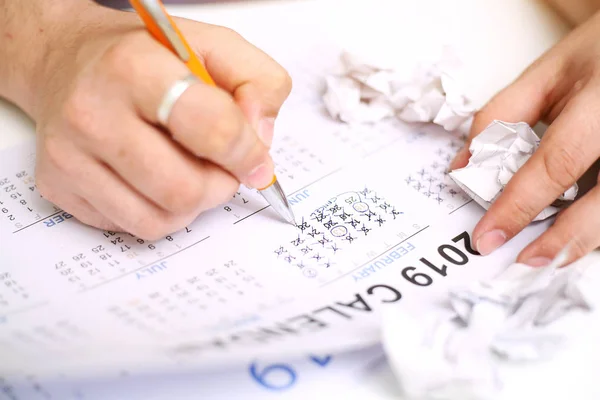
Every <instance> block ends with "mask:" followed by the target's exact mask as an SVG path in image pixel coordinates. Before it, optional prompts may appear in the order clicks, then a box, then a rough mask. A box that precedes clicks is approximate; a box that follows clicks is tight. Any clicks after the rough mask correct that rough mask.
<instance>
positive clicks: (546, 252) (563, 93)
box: [451, 13, 600, 266]
mask: <svg viewBox="0 0 600 400" xmlns="http://www.w3.org/2000/svg"><path fill="white" fill-rule="evenodd" d="M599 38H600V13H597V14H596V15H594V17H592V18H590V19H589V20H588V21H587V22H585V23H584V24H583V25H581V26H580V27H578V28H577V29H575V30H574V31H573V32H571V33H570V34H569V35H568V36H567V37H566V38H565V39H564V40H562V41H561V42H560V43H559V44H558V45H556V46H555V47H554V48H552V49H551V50H550V51H548V52H547V53H546V54H544V55H543V56H542V57H541V58H540V59H539V60H538V61H537V62H535V63H534V64H533V65H532V66H531V67H529V68H528V69H527V70H526V71H525V72H524V73H523V74H522V75H521V76H520V77H519V78H518V79H517V80H516V81H515V82H514V83H513V84H512V85H510V86H509V87H507V88H506V89H504V90H503V91H501V92H500V93H499V94H498V95H497V96H495V97H494V98H493V99H492V100H491V101H490V102H489V104H487V105H486V106H485V107H484V108H483V109H482V110H481V111H480V112H479V113H478V114H477V115H476V117H475V120H474V122H473V126H472V130H471V135H470V139H469V140H468V142H469V143H470V141H471V140H472V138H473V137H474V136H475V135H477V134H478V133H479V132H481V131H482V130H483V129H484V128H485V127H486V126H487V125H488V124H489V123H491V122H492V120H494V119H498V120H503V121H507V122H519V121H525V122H527V123H528V124H530V125H531V126H533V125H535V124H536V123H537V122H538V121H540V120H542V121H545V122H546V123H548V124H549V128H548V130H547V131H546V133H545V135H544V137H543V139H542V141H541V144H540V147H539V149H538V150H537V151H536V152H535V153H534V154H533V156H532V157H531V158H530V159H529V160H528V161H527V163H525V165H524V166H523V167H522V168H521V169H520V170H519V171H517V173H516V174H515V175H514V177H513V178H512V179H511V181H510V182H509V183H508V185H507V186H506V188H505V190H504V192H503V193H502V194H501V195H500V196H499V198H498V199H497V200H496V202H495V203H494V204H493V205H492V206H491V207H490V209H489V210H488V212H487V213H486V215H485V216H484V217H483V218H482V220H481V221H480V222H479V224H478V225H477V226H476V227H475V230H474V232H473V239H474V240H473V243H474V245H475V247H476V249H477V250H478V251H479V252H480V253H481V254H483V255H487V254H489V253H491V252H492V251H494V250H495V249H496V248H498V247H500V246H501V245H503V244H504V243H505V242H506V241H508V240H510V239H511V238H512V237H513V236H515V235H516V234H517V233H519V232H520V231H521V230H522V229H523V228H524V227H525V226H527V225H528V224H529V223H530V222H531V221H532V220H533V218H535V216H536V215H537V214H538V213H539V212H540V211H542V210H543V209H544V208H545V207H547V206H548V205H550V204H551V203H552V202H554V200H556V199H557V198H558V197H559V196H560V195H561V194H562V193H563V192H564V191H565V190H566V189H568V188H569V187H570V186H572V185H573V183H575V182H576V181H577V180H578V179H579V178H580V177H581V176H582V175H583V174H584V172H586V170H587V169H588V168H590V166H591V165H592V164H593V163H594V162H595V161H596V160H598V158H599V157H600V40H599ZM469 143H467V144H466V146H465V148H464V149H463V150H462V151H461V152H460V153H459V154H458V155H457V157H456V159H455V160H454V161H453V163H452V165H451V168H452V169H456V168H461V167H464V166H465V165H466V164H467V162H468V159H469V156H470V154H469V151H468V146H469ZM569 242H570V243H571V245H572V247H571V254H570V260H569V261H574V260H576V259H578V258H580V257H581V256H583V255H585V254H586V253H588V252H590V251H591V250H593V249H594V248H596V247H598V245H600V185H599V186H596V187H595V188H593V189H592V190H590V191H589V192H588V193H587V194H586V195H585V196H583V197H582V198H580V199H579V200H577V201H576V202H575V203H573V204H572V205H571V206H570V207H569V208H568V209H566V210H564V211H563V212H561V213H560V214H559V216H558V217H557V219H556V222H555V224H554V225H553V226H552V227H551V228H550V229H549V230H548V231H547V232H545V233H544V234H543V235H542V236H541V237H539V238H538V239H537V240H535V241H534V242H533V243H531V244H530V245H529V246H527V247H526V248H525V249H524V250H523V251H522V252H521V254H520V255H519V257H518V259H517V261H518V262H523V263H526V264H529V265H532V266H541V265H546V264H548V263H549V262H550V259H552V258H553V257H554V256H555V255H556V254H557V253H558V252H559V251H560V250H561V249H562V248H563V247H564V246H565V245H567V243H569Z"/></svg>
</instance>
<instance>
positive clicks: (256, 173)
mask: <svg viewBox="0 0 600 400" xmlns="http://www.w3.org/2000/svg"><path fill="white" fill-rule="evenodd" d="M135 38H136V39H137V40H136V41H135V42H134V43H135V52H136V53H140V54H142V56H140V57H138V58H132V57H131V54H130V52H131V51H133V46H132V45H129V44H128V43H127V42H125V43H124V44H123V43H121V44H120V46H118V47H117V48H116V49H113V50H112V51H111V53H110V56H109V60H110V61H109V63H110V64H111V65H115V64H121V63H125V64H126V65H124V66H122V67H121V68H123V69H124V71H123V73H122V77H121V79H124V80H126V81H127V86H128V87H129V88H130V96H131V100H132V102H133V105H134V107H135V109H137V111H138V112H139V113H140V114H141V116H142V117H143V118H144V119H145V120H146V121H148V122H150V123H152V124H158V121H157V110H158V109H159V106H160V104H161V102H162V99H163V96H164V95H165V94H166V93H167V91H168V90H169V88H170V87H171V86H172V85H173V84H174V83H175V82H176V81H177V80H179V79H182V78H184V77H185V76H186V75H188V74H189V71H188V70H187V67H185V65H184V64H183V63H182V62H181V61H180V60H179V59H177V58H176V57H175V55H173V54H171V53H170V52H169V51H167V50H166V49H164V48H163V47H162V46H160V45H159V44H158V43H156V42H155V41H153V40H152V39H150V38H146V39H145V40H144V39H142V38H140V37H135ZM123 48H124V49H123ZM121 61H122V62H121ZM148 65H152V68H148ZM148 82H152V84H148ZM167 125H168V126H167V128H168V130H169V133H170V134H171V136H172V138H173V139H174V140H176V141H177V142H178V143H179V144H181V145H182V146H183V147H184V148H185V149H186V150H187V151H189V152H190V153H192V154H193V155H194V156H196V157H199V158H203V159H206V160H209V161H211V162H213V163H215V164H217V165H219V166H221V167H222V168H223V169H225V170H226V171H228V172H229V173H231V174H232V175H233V176H234V177H235V178H236V179H237V180H238V181H239V182H242V183H245V184H246V185H248V186H250V187H254V188H262V187H264V186H267V185H268V184H269V183H270V182H271V180H272V178H273V169H274V167H273V162H272V160H271V157H270V156H269V154H268V147H267V146H266V145H265V144H264V143H263V142H262V141H261V140H260V139H259V138H258V136H257V135H256V132H255V131H254V130H253V128H252V126H251V125H250V123H249V122H248V121H247V120H246V118H245V116H244V114H243V112H242V110H241V109H240V107H239V106H238V105H237V104H236V102H235V100H234V98H233V97H232V96H231V95H230V94H229V93H227V91H225V90H223V89H220V88H217V87H212V86H209V85H207V84H205V83H203V82H198V83H196V84H193V85H192V86H191V87H189V88H188V89H187V90H186V91H185V92H184V93H183V94H182V95H181V96H180V97H179V99H178V100H177V101H176V102H175V104H174V106H173V108H172V111H171V114H170V117H169V120H168V124H167Z"/></svg>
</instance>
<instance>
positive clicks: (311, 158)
mask: <svg viewBox="0 0 600 400" xmlns="http://www.w3.org/2000/svg"><path fill="white" fill-rule="evenodd" d="M323 54H330V55H331V58H333V57H335V56H336V55H337V54H336V53H333V52H331V53H327V52H324V53H323ZM325 59H326V57H323V60H324V61H323V62H325V61H326V60H325ZM286 67H288V69H289V71H290V73H291V75H292V76H293V77H294V79H295V82H296V87H298V89H296V90H294V91H293V92H292V95H291V96H290V100H289V102H287V103H286V104H287V105H286V106H284V109H283V110H282V112H281V116H280V118H278V121H277V124H276V136H275V140H274V143H273V147H272V149H271V154H272V156H273V159H274V162H275V165H276V174H277V177H278V179H279V181H280V183H281V185H282V186H283V188H285V190H286V193H287V194H288V200H289V203H290V204H291V206H292V208H293V210H294V214H295V215H296V219H297V224H296V226H293V225H291V224H287V223H285V222H282V221H281V219H280V218H279V217H278V215H277V214H276V212H275V211H274V210H273V209H272V208H271V207H270V206H269V205H268V204H267V203H266V202H265V200H264V199H263V198H262V196H261V195H260V194H259V193H258V192H257V191H255V190H250V189H248V188H245V187H244V186H240V188H239V190H238V191H237V192H236V193H235V194H234V195H233V196H232V198H231V199H229V201H227V202H226V203H224V204H221V205H219V206H217V207H215V208H213V209H211V210H209V211H207V212H204V213H203V214H201V215H200V216H198V218H197V219H196V220H195V221H194V222H192V223H190V225H189V226H186V227H184V228H183V229H181V230H180V231H178V232H174V233H172V234H170V235H167V236H165V237H163V238H161V239H160V240H156V241H146V240H143V239H141V238H138V237H136V236H135V235H132V234H129V233H126V232H112V231H102V230H98V229H95V228H92V227H90V226H87V225H84V224H82V223H81V222H79V221H78V220H77V219H76V218H74V217H73V216H72V215H70V214H69V213H68V211H66V210H62V209H60V208H59V207H57V206H56V205H54V204H52V203H50V202H48V201H46V200H45V199H44V198H43V197H42V196H41V195H40V193H39V191H38V190H37V188H36V184H35V157H36V148H35V143H33V142H31V143H25V144H24V145H22V146H19V147H15V148H11V149H7V150H5V151H3V152H2V153H0V260H1V263H0V393H1V394H0V398H2V399H3V397H1V396H3V395H4V397H6V398H8V399H18V400H21V399H22V397H19V396H21V395H20V394H19V393H21V394H22V393H35V396H37V397H31V398H35V399H37V398H39V399H45V398H52V397H50V396H51V392H52V390H55V391H58V392H54V393H61V395H60V396H63V397H62V398H73V399H79V398H81V399H83V398H88V397H84V394H83V392H79V391H78V390H79V389H76V388H71V387H64V386H61V385H58V386H52V388H53V389H49V388H48V387H46V386H44V385H42V384H40V383H39V382H41V381H42V380H48V379H50V380H54V381H57V382H58V381H61V380H68V378H69V377H81V376H84V377H85V376H97V375H101V376H108V377H113V378H114V377H117V376H121V375H120V374H124V376H137V375H139V374H144V373H151V374H152V373H163V372H169V371H171V372H172V371H188V370H190V369H193V370H194V371H203V370H204V371H212V370H213V369H215V368H221V367H223V368H225V367H228V366H232V365H235V366H239V365H244V366H246V367H245V368H249V369H248V370H247V371H250V372H251V374H250V375H251V376H253V377H254V378H253V379H254V380H255V381H256V382H259V383H260V382H262V383H264V382H267V380H265V379H266V378H264V368H263V369H261V366H263V365H267V366H268V365H278V366H279V367H278V368H279V370H280V372H281V371H283V372H285V374H287V375H285V376H289V377H290V378H289V379H290V380H292V378H291V377H293V376H295V375H294V374H295V372H294V373H290V372H289V371H290V370H289V369H285V368H284V369H282V368H281V364H280V360H281V359H282V358H285V359H297V360H303V361H302V362H300V361H298V362H299V363H300V364H298V365H303V366H308V367H307V368H309V369H311V368H317V367H318V368H321V367H323V366H324V365H326V364H328V363H329V361H327V360H329V358H328V357H329V355H331V354H333V353H335V352H343V351H360V349H361V348H365V347H368V346H372V345H374V344H375V343H377V342H378V340H379V316H380V311H381V309H382V308H383V307H386V306H388V305H392V304H397V303H401V304H402V305H403V306H405V307H407V308H417V309H419V310H423V312H426V310H427V307H428V305H431V304H433V303H435V302H436V301H439V299H440V298H441V297H442V296H443V294H444V290H446V289H447V287H448V285H450V284H453V283H456V282H461V281H465V280H470V279H474V278H476V277H483V276H486V275H488V274H492V273H494V272H495V271H497V270H498V268H501V267H503V266H506V265H507V264H509V263H510V262H512V261H513V258H514V254H517V252H518V250H519V249H520V248H522V247H524V246H525V244H526V243H528V242H529V241H530V240H531V239H532V238H534V237H535V236H537V235H539V234H540V232H542V231H543V230H544V229H546V223H540V224H536V225H535V226H530V227H528V228H527V229H525V230H524V231H523V232H522V233H521V234H519V235H518V236H517V237H516V238H515V239H513V240H512V241H511V242H510V243H508V244H507V245H506V246H504V247H503V248H502V249H500V250H499V251H498V252H496V253H494V255H493V256H490V257H481V256H480V255H479V254H478V253H477V252H476V251H475V250H474V249H473V248H472V245H471V237H470V232H471V231H472V229H473V227H474V226H475V225H476V223H477V222H478V220H479V218H481V216H482V215H483V212H484V211H483V210H482V209H481V208H480V206H479V205H477V204H476V203H475V202H473V201H472V200H471V199H470V198H469V197H468V196H467V195H466V194H465V193H463V192H462V191H461V190H460V188H458V187H457V186H456V185H454V184H453V182H452V180H451V179H449V177H448V174H447V173H448V164H449V162H450V160H451V159H452V157H453V156H454V154H455V153H456V151H457V150H458V149H459V148H460V147H461V145H462V143H463V142H464V136H463V134H461V133H455V132H446V131H444V130H443V129H442V128H441V127H438V126H429V125H418V124H405V123H401V122H399V121H398V120H395V119H390V120H386V121H382V122H381V123H377V124H372V125H357V126H355V125H346V124H341V123H338V122H336V121H333V120H331V119H330V118H328V117H326V116H325V114H324V113H323V109H322V105H321V104H320V102H319V101H318V100H317V99H318V93H317V83H316V82H318V81H319V77H320V75H318V71H316V70H308V69H307V68H306V65H303V64H302V63H298V62H289V63H288V64H286ZM313 67H314V65H313ZM323 68H324V67H323ZM298 82H300V84H298ZM307 354H312V355H315V356H314V357H315V358H314V359H311V358H307ZM257 360H259V361H257ZM315 360H316V361H315ZM269 363H271V364H269ZM265 368H266V369H267V370H268V367H265ZM290 368H291V367H290ZM302 368H304V367H302ZM261 371H262V372H261ZM294 371H295V370H294ZM252 374H254V375H252ZM261 379H262V381H261ZM15 381H19V382H21V383H20V385H16V386H15V384H14V382H15ZM268 382H270V381H268ZM262 383H261V384H262ZM265 385H266V386H265V387H267V386H269V385H271V386H273V385H274V386H277V385H276V384H274V383H267V384H265ZM61 391H62V392H61ZM67 392H68V393H67ZM22 395H23V396H24V394H22ZM11 396H12V397H11ZM32 396H33V395H32ZM60 396H59V397H60ZM90 398H93V397H90Z"/></svg>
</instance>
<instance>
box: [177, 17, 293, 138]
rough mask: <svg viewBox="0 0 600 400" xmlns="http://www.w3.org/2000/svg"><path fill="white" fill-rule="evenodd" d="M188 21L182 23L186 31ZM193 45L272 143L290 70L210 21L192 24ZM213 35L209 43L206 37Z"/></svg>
mask: <svg viewBox="0 0 600 400" xmlns="http://www.w3.org/2000/svg"><path fill="white" fill-rule="evenodd" d="M187 27H188V25H187V24H183V25H182V29H183V30H186V28H187ZM189 32H190V35H189V40H190V45H191V46H192V47H193V48H194V49H195V50H196V51H197V52H198V54H200V56H201V57H202V58H203V59H204V61H205V65H206V68H207V70H208V72H209V73H210V75H211V76H212V77H213V79H214V80H215V82H216V83H217V85H218V86H219V87H222V88H223V89H225V90H226V91H227V92H229V93H233V96H234V98H235V100H236V102H237V104H238V105H239V106H240V107H241V108H242V111H243V112H244V115H245V116H246V118H247V119H248V120H249V121H250V124H251V125H252V127H253V128H254V129H255V131H256V132H257V133H258V136H259V137H260V138H261V140H263V142H264V143H265V144H266V145H267V146H270V145H271V142H272V139H273V129H274V123H275V118H276V117H277V115H278V113H279V110H280V108H281V106H282V104H283V103H284V101H285V100H286V99H287V97H288V96H289V94H290V91H291V89H292V80H291V78H290V76H289V74H288V73H287V71H286V70H285V69H284V68H283V67H282V66H281V65H279V64H278V63H277V62H276V61H275V60H273V59H272V58H271V57H269V56H268V55H267V54H266V53H264V52H263V51H261V50H260V49H258V48H257V47H255V46H254V45H252V44H251V43H249V42H248V41H246V40H245V39H244V38H243V37H242V36H240V35H239V34H238V33H236V32H234V31H232V30H230V29H227V28H224V27H219V26H214V25H208V24H202V25H198V24H193V25H189ZM207 35H208V37H210V38H211V41H210V43H209V42H208V41H206V40H205V39H204V38H205V37H207Z"/></svg>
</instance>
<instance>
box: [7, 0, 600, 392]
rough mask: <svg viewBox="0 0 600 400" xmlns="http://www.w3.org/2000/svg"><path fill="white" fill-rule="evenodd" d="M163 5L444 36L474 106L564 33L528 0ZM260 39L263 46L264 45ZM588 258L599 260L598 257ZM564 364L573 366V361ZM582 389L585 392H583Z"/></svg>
mask: <svg viewBox="0 0 600 400" xmlns="http://www.w3.org/2000/svg"><path fill="white" fill-rule="evenodd" d="M187 3H189V1H188V2H187ZM198 3H201V2H198ZM169 9H170V11H171V12H172V13H174V14H176V15H180V16H186V17H189V18H192V19H198V20H203V21H206V22H210V23H216V24H222V25H226V26H229V27H231V28H233V29H240V30H241V33H242V34H245V33H246V32H245V31H244V29H246V30H247V32H248V34H247V35H245V36H246V37H247V38H248V39H249V40H251V41H252V40H253V34H252V32H258V31H260V27H261V26H263V25H262V24H263V22H264V23H267V22H268V21H262V20H261V18H272V16H273V14H274V13H277V12H281V13H284V14H286V15H293V16H294V18H295V19H296V20H297V21H305V22H306V24H305V28H306V29H311V27H315V26H318V27H319V29H321V30H324V31H325V32H327V34H328V35H329V36H330V38H333V39H334V40H336V41H339V42H340V43H341V44H342V45H346V46H351V47H354V46H359V47H360V46H369V45H372V44H373V43H374V42H381V41H388V42H389V43H390V45H392V46H393V47H396V48H402V49H406V48H407V47H408V48H412V49H417V50H418V49H424V50H425V51H426V50H427V49H428V46H435V45H436V43H439V42H440V41H444V42H446V43H450V44H452V45H453V46H454V47H455V48H456V49H457V50H459V52H460V54H461V57H462V59H463V61H464V63H465V67H466V69H467V72H468V74H469V76H470V77H471V78H472V81H473V82H477V84H475V85H473V86H472V87H470V88H469V94H470V95H471V97H473V98H474V99H475V101H476V103H477V104H478V105H482V104H484V103H485V102H486V100H488V99H489V98H490V97H491V96H492V95H493V94H494V93H496V92H497V91H498V90H500V89H501V88H502V87H504V86H505V85H506V84H508V83H509V82H510V81H512V80H513V79H514V78H516V77H517V76H518V75H519V74H520V72H521V71H522V70H523V69H524V68H525V67H526V66H527V65H529V64H530V63H531V62H532V61H534V60H535V59H536V58H537V57H538V56H539V55H541V54H542V53H543V52H544V51H546V50H547V49H548V48H550V47H551V46H552V45H553V44H554V43H556V42H557V41H558V40H560V38H561V37H563V36H564V35H565V34H566V33H567V32H568V30H569V28H568V26H567V25H566V23H565V22H563V21H562V20H561V19H560V18H559V17H558V16H557V15H555V14H554V13H553V12H552V10H551V9H550V8H548V7H547V6H546V5H545V4H544V3H543V2H541V1H534V0H451V1H449V0H412V1H411V0H387V1H386V0H363V1H359V0H343V1H341V0H303V1H291V0H272V1H266V0H264V1H244V2H241V1H240V2H235V1H231V2H225V3H222V4H197V5H189V4H186V5H180V6H170V7H169ZM333 21H335V22H333ZM255 37H256V40H257V42H254V43H255V44H256V45H258V46H259V47H262V44H263V43H262V42H261V38H262V37H265V36H264V35H263V36H261V35H260V34H257V35H256V36H255ZM299 37H301V34H299ZM269 40H270V41H272V40H274V39H273V37H270V38H269ZM275 40H276V39H275ZM264 44H265V47H266V48H268V43H266V42H265V43H264ZM393 47H391V48H393ZM266 48H265V50H266ZM0 127H1V129H0V150H1V149H4V148H8V147H10V146H12V145H16V144H18V143H20V142H22V141H23V140H25V139H27V138H31V137H32V136H33V135H34V132H35V125H34V123H33V122H32V121H31V120H29V119H28V118H27V117H26V116H24V115H23V114H22V113H21V112H20V111H19V110H18V109H16V108H15V107H14V106H12V105H10V104H9V103H6V102H4V101H2V100H0ZM590 257H596V258H598V259H600V256H598V255H597V254H594V255H591V256H590ZM570 362H572V363H574V364H575V363H577V359H575V358H574V359H572V360H570ZM596 365H597V364H596ZM574 367H575V365H574ZM579 367H581V365H579ZM589 368H590V369H595V368H593V367H589ZM523 372H524V373H526V374H527V375H531V378H532V379H534V380H535V377H536V376H537V379H541V380H538V382H543V379H547V380H548V381H549V380H553V379H563V380H565V382H564V383H565V385H566V386H565V385H562V386H565V388H564V391H561V390H560V389H559V390H558V392H556V391H552V392H550V393H544V392H545V391H544V389H543V387H539V386H538V388H537V389H536V388H532V387H528V388H527V390H526V391H527V392H528V394H529V395H533V396H535V397H536V398H538V396H537V395H540V397H539V398H545V399H550V398H552V399H553V398H558V397H554V395H558V393H559V392H560V393H561V394H562V395H569V394H573V396H572V397H573V398H578V399H583V398H586V399H587V398H589V397H587V396H585V397H582V396H581V395H576V394H575V389H576V386H580V385H578V383H581V384H583V383H584V382H583V381H586V379H583V381H580V380H578V379H577V376H573V377H570V378H569V377H566V376H564V374H562V373H559V372H552V371H549V370H547V369H545V370H544V372H543V374H545V375H543V376H544V377H545V378H544V377H542V375H540V374H542V371H538V372H537V373H536V372H535V371H533V370H523ZM588 378H589V377H588ZM528 379H529V378H528V377H527V376H525V377H523V379H522V383H523V385H524V386H523V387H524V388H525V387H526V386H528V385H527V384H528V382H531V381H528ZM587 381H588V382H590V381H593V379H587ZM569 382H570V383H569ZM562 386H561V387H562ZM569 387H570V388H572V389H573V391H571V389H569ZM579 389H581V387H579ZM340 390H341V389H340ZM584 392H585V393H588V394H589V391H584ZM584 392H581V393H584ZM396 396H397V393H396V392H395V390H394V388H393V386H390V377H389V376H383V375H381V376H377V375H375V376H374V377H372V378H369V379H368V380H366V381H365V382H364V384H363V385H362V388H361V389H357V388H352V396H350V393H348V394H347V395H346V394H345V395H344V396H342V397H343V398H350V397H352V398H358V397H362V398H369V399H392V398H398V397H396ZM513 398H516V397H513ZM519 398H525V397H520V396H519Z"/></svg>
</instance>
